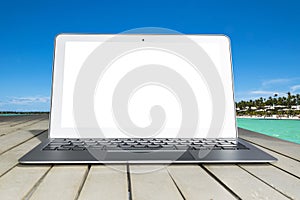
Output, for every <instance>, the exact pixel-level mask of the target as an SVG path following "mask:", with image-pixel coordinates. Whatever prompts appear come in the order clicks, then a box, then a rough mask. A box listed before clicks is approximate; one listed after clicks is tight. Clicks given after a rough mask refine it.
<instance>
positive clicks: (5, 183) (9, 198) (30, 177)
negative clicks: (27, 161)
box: [0, 165, 50, 200]
mask: <svg viewBox="0 0 300 200" xmlns="http://www.w3.org/2000/svg"><path fill="white" fill-rule="evenodd" d="M49 168H50V166H42V165H33V166H24V165H23V166H20V165H18V166H16V167H15V168H13V169H12V170H11V171H9V172H8V173H7V174H5V175H4V176H2V177H1V178H0V197H1V199H5V200H15V199H22V198H23V197H24V196H25V195H26V194H27V193H28V192H30V190H31V189H32V188H33V187H34V185H35V184H36V183H37V182H38V181H39V180H40V179H41V178H42V177H43V175H44V174H45V173H46V172H47V171H48V170H49Z"/></svg>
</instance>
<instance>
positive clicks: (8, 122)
mask: <svg viewBox="0 0 300 200" xmlns="http://www.w3.org/2000/svg"><path fill="white" fill-rule="evenodd" d="M0 118H1V117H0ZM37 118H44V119H46V118H48V115H22V116H14V117H2V118H1V119H2V121H1V120H0V126H1V127H7V126H9V127H14V126H17V125H19V124H22V123H25V122H29V121H32V120H34V119H37Z"/></svg>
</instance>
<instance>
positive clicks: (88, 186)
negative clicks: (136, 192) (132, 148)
mask: <svg viewBox="0 0 300 200" xmlns="http://www.w3.org/2000/svg"><path fill="white" fill-rule="evenodd" d="M79 199H82V200H85V199H91V200H92V199H112V200H113V199H116V200H119V199H128V184H127V170H126V165H92V166H91V169H90V171H89V174H88V176H87V179H86V181H85V183H84V185H83V188H82V190H81V193H80V195H79Z"/></svg>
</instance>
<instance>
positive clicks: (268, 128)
mask: <svg viewBox="0 0 300 200" xmlns="http://www.w3.org/2000/svg"><path fill="white" fill-rule="evenodd" d="M237 125H238V127H240V128H244V129H248V130H251V131H255V132H259V133H262V134H265V135H269V136H272V137H277V138H280V139H283V140H287V141H290V142H295V143H298V144H300V120H290V119H281V120H276V119H245V118H238V119H237Z"/></svg>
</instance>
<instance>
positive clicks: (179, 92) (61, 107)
mask: <svg viewBox="0 0 300 200" xmlns="http://www.w3.org/2000/svg"><path fill="white" fill-rule="evenodd" d="M232 74H233V73H232V62H231V50H230V40H229V38H228V37H227V36H224V35H158V34H152V35H151V34H149V35H147V34H136V35H133V34H128V35H126V34H117V35H102V34H85V35H82V34H60V35H58V36H57V37H56V40H55V52H54V64H53V82H52V97H51V114H50V125H49V138H48V139H47V140H46V141H43V142H42V143H41V144H40V145H38V146H37V147H35V148H34V149H33V150H31V151H30V152H29V153H27V154H26V155H25V156H23V157H22V158H21V159H20V160H19V162H20V163H27V164H35V163H243V162H272V161H275V160H276V159H275V158H274V157H272V156H271V155H269V154H267V153H265V152H263V151H261V150H260V149H258V148H256V147H254V146H253V145H251V144H249V143H247V142H246V141H244V140H242V139H239V138H238V132H237V127H236V119H235V103H234V94H233V75H232Z"/></svg>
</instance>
